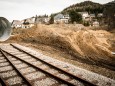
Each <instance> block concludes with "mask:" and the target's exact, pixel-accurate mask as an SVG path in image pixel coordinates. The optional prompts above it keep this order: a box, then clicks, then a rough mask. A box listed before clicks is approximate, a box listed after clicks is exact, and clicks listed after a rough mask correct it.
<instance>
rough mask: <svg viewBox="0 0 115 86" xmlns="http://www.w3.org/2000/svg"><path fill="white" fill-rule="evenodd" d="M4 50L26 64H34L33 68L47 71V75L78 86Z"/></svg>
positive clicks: (69, 85)
mask: <svg viewBox="0 0 115 86" xmlns="http://www.w3.org/2000/svg"><path fill="white" fill-rule="evenodd" d="M2 51H3V52H5V53H7V54H9V55H10V56H13V57H14V58H16V59H19V60H20V61H22V62H24V63H26V64H28V65H30V66H32V67H33V68H36V69H38V70H40V71H42V72H43V73H45V74H47V75H50V76H51V77H52V78H55V79H57V80H58V81H61V82H62V83H65V84H67V85H68V86H76V85H74V84H73V83H71V82H69V81H67V80H65V79H62V78H60V77H58V76H56V75H54V74H52V73H50V72H48V71H45V70H44V69H42V68H39V67H37V66H35V65H33V64H32V63H29V62H27V61H25V60H23V59H20V58H19V57H17V56H15V55H12V54H11V53H9V52H7V51H5V50H2Z"/></svg>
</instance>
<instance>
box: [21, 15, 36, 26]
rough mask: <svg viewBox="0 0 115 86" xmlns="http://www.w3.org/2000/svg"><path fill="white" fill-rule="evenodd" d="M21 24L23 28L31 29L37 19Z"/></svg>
mask: <svg viewBox="0 0 115 86" xmlns="http://www.w3.org/2000/svg"><path fill="white" fill-rule="evenodd" d="M21 22H22V28H31V27H32V26H34V24H35V17H31V18H27V19H24V20H22V21H21Z"/></svg>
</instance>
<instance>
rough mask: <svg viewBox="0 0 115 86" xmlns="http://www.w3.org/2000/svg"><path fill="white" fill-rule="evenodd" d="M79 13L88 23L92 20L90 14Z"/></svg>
mask: <svg viewBox="0 0 115 86" xmlns="http://www.w3.org/2000/svg"><path fill="white" fill-rule="evenodd" d="M78 13H79V14H81V16H82V19H83V20H86V21H88V20H90V15H89V14H88V12H78Z"/></svg>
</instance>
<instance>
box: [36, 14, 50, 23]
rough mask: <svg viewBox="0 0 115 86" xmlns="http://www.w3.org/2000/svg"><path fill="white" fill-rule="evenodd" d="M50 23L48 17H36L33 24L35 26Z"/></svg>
mask: <svg viewBox="0 0 115 86" xmlns="http://www.w3.org/2000/svg"><path fill="white" fill-rule="evenodd" d="M49 21H50V17H48V16H36V19H35V23H36V24H48V23H49Z"/></svg>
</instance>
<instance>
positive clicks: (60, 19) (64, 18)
mask: <svg viewBox="0 0 115 86" xmlns="http://www.w3.org/2000/svg"><path fill="white" fill-rule="evenodd" d="M69 19H70V17H69V15H68V14H66V15H63V14H61V13H60V14H57V15H56V16H54V23H55V24H60V23H62V24H68V23H69Z"/></svg>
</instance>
